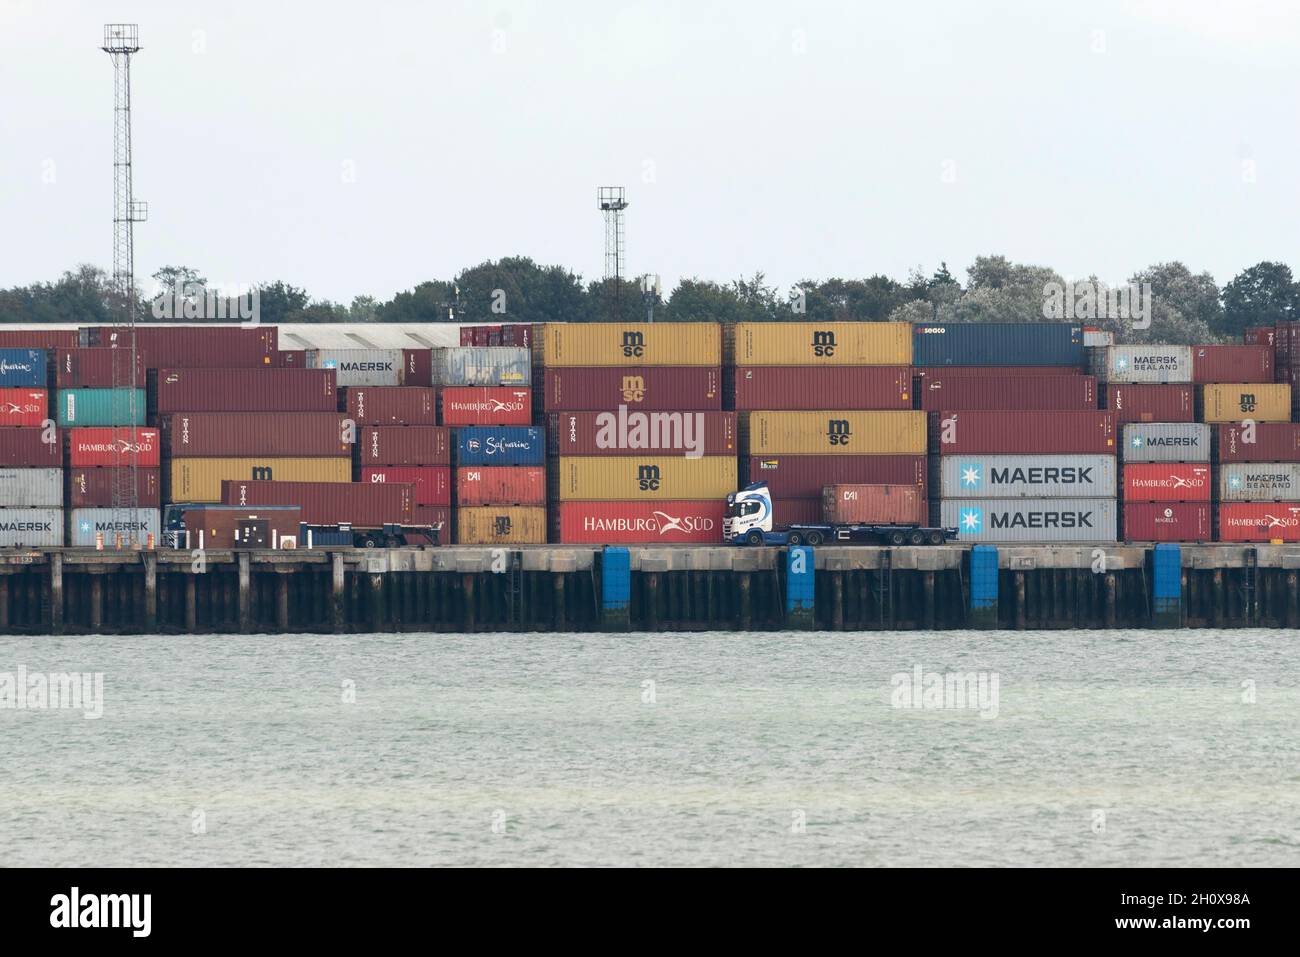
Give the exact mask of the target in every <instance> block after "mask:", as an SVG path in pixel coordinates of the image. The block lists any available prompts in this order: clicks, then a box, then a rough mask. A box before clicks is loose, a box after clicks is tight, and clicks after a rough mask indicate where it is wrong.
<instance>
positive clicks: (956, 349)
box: [912, 321, 1084, 368]
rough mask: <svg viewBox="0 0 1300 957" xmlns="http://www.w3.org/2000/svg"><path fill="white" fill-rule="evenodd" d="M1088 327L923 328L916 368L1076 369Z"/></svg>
mask: <svg viewBox="0 0 1300 957" xmlns="http://www.w3.org/2000/svg"><path fill="white" fill-rule="evenodd" d="M1083 364H1084V351H1083V326H1079V325H1073V324H1072V323H1068V322H1050V321H1049V322H960V323H942V322H918V323H916V324H915V325H913V326H912V365H914V366H926V367H934V366H1077V367H1079V368H1082V367H1083Z"/></svg>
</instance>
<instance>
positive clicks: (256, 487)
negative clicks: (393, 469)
mask: <svg viewBox="0 0 1300 957" xmlns="http://www.w3.org/2000/svg"><path fill="white" fill-rule="evenodd" d="M221 504H223V505H244V506H248V505H299V506H301V507H302V520H303V521H304V522H308V523H310V524H313V525H332V524H337V523H340V522H351V523H352V524H353V525H355V526H356V527H357V528H379V527H381V526H383V525H387V524H396V525H409V524H411V522H412V520H413V517H414V509H415V490H414V488H412V487H411V486H410V485H405V484H400V485H389V484H386V483H381V484H379V485H368V484H366V483H364V482H230V481H226V482H222V483H221Z"/></svg>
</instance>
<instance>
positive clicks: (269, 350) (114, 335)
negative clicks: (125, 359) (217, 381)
mask: <svg viewBox="0 0 1300 957" xmlns="http://www.w3.org/2000/svg"><path fill="white" fill-rule="evenodd" d="M81 332H82V336H81V341H80V342H73V343H71V344H70V345H73V346H76V345H81V346H99V347H101V348H113V349H116V348H126V349H130V342H129V341H127V340H126V339H125V338H123V337H121V336H120V333H119V330H118V329H116V328H115V327H113V326H91V327H89V328H85V329H82V330H81ZM279 345H280V341H279V335H278V333H277V327H275V326H270V325H267V326H254V327H252V328H248V329H245V328H242V327H240V326H212V325H206V324H204V325H192V326H153V325H137V326H136V327H135V349H136V354H137V355H139V354H140V353H143V354H144V357H145V365H146V366H148V367H149V368H150V369H200V368H209V369H246V368H253V367H256V366H268V367H269V366H273V365H275V363H276V352H277V351H278V349H279Z"/></svg>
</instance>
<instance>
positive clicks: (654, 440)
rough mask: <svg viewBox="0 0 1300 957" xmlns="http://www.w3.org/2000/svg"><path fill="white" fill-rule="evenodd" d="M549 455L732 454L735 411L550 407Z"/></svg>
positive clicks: (733, 453) (733, 448)
mask: <svg viewBox="0 0 1300 957" xmlns="http://www.w3.org/2000/svg"><path fill="white" fill-rule="evenodd" d="M547 419H548V425H549V429H550V431H549V434H548V436H547V439H548V447H549V449H550V453H551V454H552V455H646V454H654V455H681V456H687V457H699V456H701V455H735V454H736V449H737V441H736V413H734V412H638V411H635V410H633V411H629V410H628V409H626V408H621V409H619V410H618V411H617V412H553V413H551V414H550V415H549V416H548V417H547Z"/></svg>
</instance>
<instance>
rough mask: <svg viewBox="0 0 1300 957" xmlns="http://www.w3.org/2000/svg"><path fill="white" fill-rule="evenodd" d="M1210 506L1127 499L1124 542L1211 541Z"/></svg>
mask: <svg viewBox="0 0 1300 957" xmlns="http://www.w3.org/2000/svg"><path fill="white" fill-rule="evenodd" d="M1212 508H1213V506H1211V505H1210V503H1209V502H1128V503H1126V504H1125V505H1124V541H1126V542H1208V541H1212V540H1213V525H1212V522H1211V517H1212V516H1211V509H1212Z"/></svg>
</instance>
